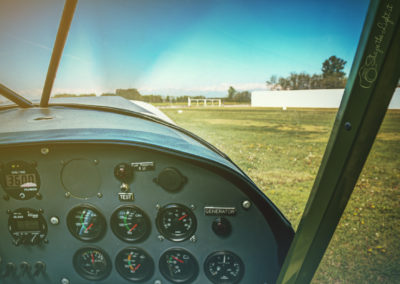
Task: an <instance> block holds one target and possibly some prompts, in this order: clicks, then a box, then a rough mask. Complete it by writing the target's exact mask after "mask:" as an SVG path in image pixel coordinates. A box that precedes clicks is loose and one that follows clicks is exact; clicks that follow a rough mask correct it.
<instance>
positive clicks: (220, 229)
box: [212, 217, 232, 237]
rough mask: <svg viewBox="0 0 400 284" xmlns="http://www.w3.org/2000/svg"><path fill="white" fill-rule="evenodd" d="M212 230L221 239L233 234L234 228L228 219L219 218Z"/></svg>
mask: <svg viewBox="0 0 400 284" xmlns="http://www.w3.org/2000/svg"><path fill="white" fill-rule="evenodd" d="M212 230H213V231H214V233H216V234H217V235H218V236H220V237H227V236H229V235H230V234H231V232H232V226H231V223H230V222H229V220H228V219H226V218H224V217H219V218H217V219H215V220H214V221H213V223H212Z"/></svg>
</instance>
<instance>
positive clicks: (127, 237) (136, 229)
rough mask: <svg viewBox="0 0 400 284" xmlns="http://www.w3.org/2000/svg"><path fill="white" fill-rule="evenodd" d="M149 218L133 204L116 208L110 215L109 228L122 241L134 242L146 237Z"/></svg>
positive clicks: (148, 231) (148, 229)
mask: <svg viewBox="0 0 400 284" xmlns="http://www.w3.org/2000/svg"><path fill="white" fill-rule="evenodd" d="M150 228H151V227H150V220H149V217H147V215H146V213H144V211H143V210H141V209H140V208H138V207H136V206H133V205H126V206H122V207H120V208H118V209H117V210H116V211H115V212H114V213H113V214H112V216H111V229H112V231H113V232H114V234H115V235H116V236H117V237H118V238H120V239H121V240H123V241H126V242H130V243H134V242H140V241H143V240H144V239H146V238H147V236H148V235H149V233H150Z"/></svg>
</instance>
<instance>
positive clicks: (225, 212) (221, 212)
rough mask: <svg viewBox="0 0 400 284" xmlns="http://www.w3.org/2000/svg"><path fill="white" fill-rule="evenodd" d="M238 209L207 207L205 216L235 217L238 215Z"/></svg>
mask: <svg viewBox="0 0 400 284" xmlns="http://www.w3.org/2000/svg"><path fill="white" fill-rule="evenodd" d="M236 212H237V210H236V207H217V206H206V207H204V214H205V215H206V216H233V215H236Z"/></svg>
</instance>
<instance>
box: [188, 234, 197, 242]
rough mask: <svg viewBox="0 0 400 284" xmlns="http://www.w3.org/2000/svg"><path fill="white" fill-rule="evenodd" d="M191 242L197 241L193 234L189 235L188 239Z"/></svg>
mask: <svg viewBox="0 0 400 284" xmlns="http://www.w3.org/2000/svg"><path fill="white" fill-rule="evenodd" d="M189 240H190V241H191V242H192V243H195V242H196V241H197V238H196V236H195V235H193V236H191V237H190V239H189Z"/></svg>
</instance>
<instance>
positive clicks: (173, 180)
mask: <svg viewBox="0 0 400 284" xmlns="http://www.w3.org/2000/svg"><path fill="white" fill-rule="evenodd" d="M154 181H155V182H156V183H157V184H158V185H159V186H161V187H162V188H164V189H165V190H167V191H169V192H177V191H179V190H181V189H182V187H183V185H184V184H185V183H186V182H187V178H186V177H185V176H183V175H182V174H181V173H180V172H179V171H178V170H177V169H175V168H165V169H163V170H162V171H161V172H160V173H159V175H158V177H157V178H156V179H155V180H154Z"/></svg>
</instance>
